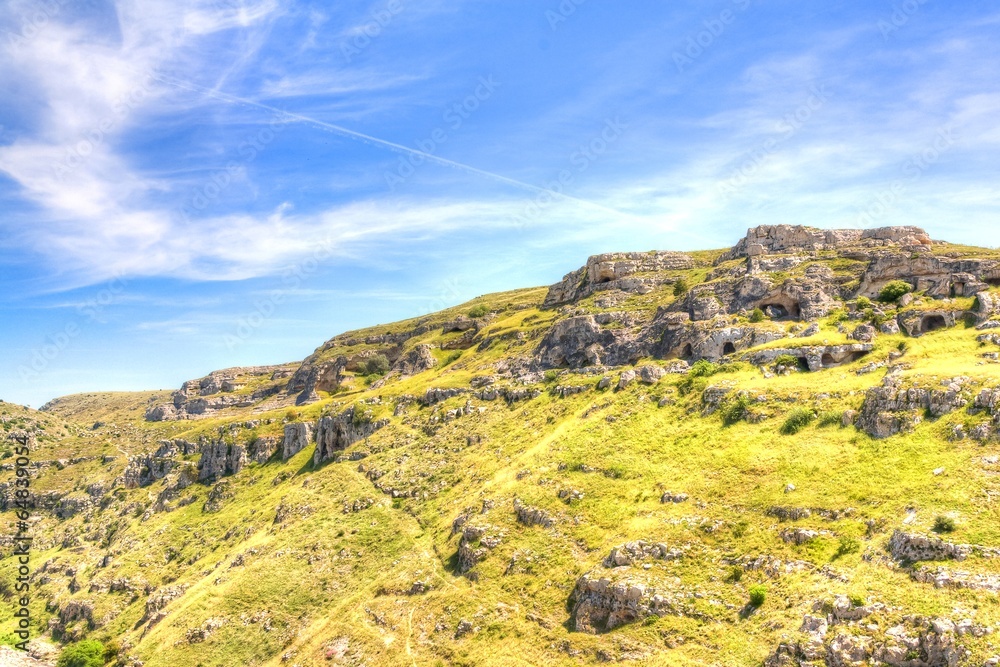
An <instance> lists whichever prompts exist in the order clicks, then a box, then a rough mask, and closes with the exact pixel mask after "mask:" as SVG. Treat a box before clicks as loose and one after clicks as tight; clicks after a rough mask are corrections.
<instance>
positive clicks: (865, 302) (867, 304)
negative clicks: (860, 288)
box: [857, 296, 872, 310]
mask: <svg viewBox="0 0 1000 667" xmlns="http://www.w3.org/2000/svg"><path fill="white" fill-rule="evenodd" d="M857 304H858V310H865V309H866V308H871V307H872V300H871V299H869V298H868V297H866V296H859V297H858V301H857Z"/></svg>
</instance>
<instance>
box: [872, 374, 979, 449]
mask: <svg viewBox="0 0 1000 667" xmlns="http://www.w3.org/2000/svg"><path fill="white" fill-rule="evenodd" d="M965 381H967V378H954V379H952V380H946V381H945V384H944V385H943V386H942V387H941V388H928V387H920V386H909V387H906V386H904V385H903V380H902V378H901V377H900V376H899V375H898V374H895V373H890V374H888V375H886V377H885V379H884V380H883V381H882V385H881V386H879V387H872V388H871V389H869V390H868V391H867V393H866V394H865V400H864V403H862V404H861V411H860V412H859V414H858V419H857V427H858V428H859V429H860V430H862V431H864V432H865V433H867V434H868V435H870V436H872V437H873V438H888V437H890V436H893V435H896V434H897V433H905V432H908V431H910V430H912V429H913V428H914V427H915V426H916V425H917V424H918V423H920V421H921V419H922V417H923V414H924V413H926V414H929V415H930V416H931V417H934V418H937V417H942V416H944V415H946V414H948V413H950V412H953V411H955V410H959V409H961V408H963V407H965V406H966V405H967V404H968V403H969V399H968V397H966V396H965V394H964V392H963V390H962V387H963V385H964V384H965Z"/></svg>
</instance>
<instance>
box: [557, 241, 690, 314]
mask: <svg viewBox="0 0 1000 667" xmlns="http://www.w3.org/2000/svg"><path fill="white" fill-rule="evenodd" d="M691 268H694V259H692V258H691V256H690V255H686V254H684V253H680V252H628V253H611V254H606V255H595V256H593V257H591V258H589V259H588V260H587V265H586V266H584V267H583V268H580V269H577V270H576V271H573V272H572V273H568V274H566V276H565V277H564V278H563V279H562V280H561V281H560V282H559V283H557V284H555V285H553V286H552V287H550V288H549V293H548V295H546V297H545V302H544V307H547V308H548V307H552V306H558V305H560V304H563V303H569V302H572V301H577V300H579V299H583V298H585V297H588V296H590V295H591V294H593V293H594V292H597V291H599V290H609V289H616V290H621V291H623V292H629V293H633V294H646V293H648V292H650V291H652V290H653V289H655V288H656V287H658V286H659V285H662V284H665V283H668V282H670V280H669V278H667V277H666V276H663V275H660V276H650V275H648V274H651V273H656V272H663V271H675V270H684V269H691Z"/></svg>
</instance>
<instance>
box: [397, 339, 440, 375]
mask: <svg viewBox="0 0 1000 667" xmlns="http://www.w3.org/2000/svg"><path fill="white" fill-rule="evenodd" d="M437 363H438V361H437V359H435V358H434V354H433V353H432V352H431V346H430V345H423V344H421V345H417V346H416V347H415V348H413V349H412V350H410V351H409V352H407V353H406V354H404V355H403V356H401V357H400V358H399V359H397V360H396V363H395V364H393V365H392V370H393V371H394V372H396V373H399V375H401V376H402V377H409V376H411V375H416V374H417V373H423V372H424V371H426V370H429V369H431V368H434V367H435V366H437Z"/></svg>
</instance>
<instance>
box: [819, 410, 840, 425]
mask: <svg viewBox="0 0 1000 667" xmlns="http://www.w3.org/2000/svg"><path fill="white" fill-rule="evenodd" d="M843 418H844V413H843V412H836V411H830V412H821V413H820V415H819V421H818V425H819V426H839V425H840V424H841V423H842V420H843Z"/></svg>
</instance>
